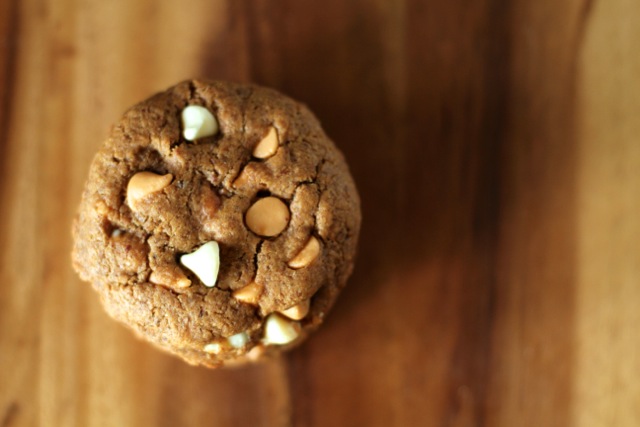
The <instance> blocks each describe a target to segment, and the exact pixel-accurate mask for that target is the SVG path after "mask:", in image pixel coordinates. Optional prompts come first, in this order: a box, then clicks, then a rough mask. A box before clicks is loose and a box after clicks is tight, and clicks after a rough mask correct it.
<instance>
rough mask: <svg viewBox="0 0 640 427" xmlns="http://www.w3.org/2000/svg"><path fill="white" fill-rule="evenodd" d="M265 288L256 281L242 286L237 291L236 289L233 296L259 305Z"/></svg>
mask: <svg viewBox="0 0 640 427" xmlns="http://www.w3.org/2000/svg"><path fill="white" fill-rule="evenodd" d="M263 290H264V286H262V285H260V284H258V283H256V282H251V283H249V284H248V285H247V286H245V287H243V288H240V289H238V290H237V291H234V292H233V297H234V298H235V299H237V300H238V301H242V302H244V303H247V304H254V305H257V304H258V301H259V300H260V295H262V291H263Z"/></svg>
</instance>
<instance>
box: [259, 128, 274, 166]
mask: <svg viewBox="0 0 640 427" xmlns="http://www.w3.org/2000/svg"><path fill="white" fill-rule="evenodd" d="M276 151H278V131H277V130H276V128H274V127H271V128H270V129H269V132H267V135H266V136H265V137H264V138H262V140H261V141H260V142H258V143H257V144H256V146H255V147H254V148H253V157H255V158H258V159H267V158H269V157H271V156H273V155H274V154H276Z"/></svg>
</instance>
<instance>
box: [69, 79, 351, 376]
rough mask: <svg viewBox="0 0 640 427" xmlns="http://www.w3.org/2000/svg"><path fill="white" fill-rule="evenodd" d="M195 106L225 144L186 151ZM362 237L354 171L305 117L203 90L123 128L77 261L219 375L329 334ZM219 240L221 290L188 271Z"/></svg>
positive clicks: (155, 105)
mask: <svg viewBox="0 0 640 427" xmlns="http://www.w3.org/2000/svg"><path fill="white" fill-rule="evenodd" d="M189 106H199V107H204V108H205V109H206V110H208V111H209V112H210V113H211V114H212V115H213V117H214V118H215V120H216V122H215V123H214V124H215V125H217V128H215V133H212V132H207V133H200V134H198V135H205V136H201V137H198V138H197V139H193V138H190V139H189V140H187V139H185V137H184V135H183V130H184V127H185V123H184V122H182V121H181V114H182V112H183V111H184V110H185V108H187V107H189ZM190 131H191V134H194V135H195V134H196V131H195V130H192V129H191V130H190ZM192 139H193V140H192ZM359 229H360V206H359V199H358V195H357V192H356V189H355V185H354V183H353V180H352V178H351V175H350V174H349V170H348V167H347V165H346V163H345V160H344V158H343V156H342V154H341V153H340V152H339V151H338V150H337V149H336V147H335V146H334V144H333V143H332V142H331V141H330V140H329V139H328V138H327V136H326V135H325V133H324V131H323V130H322V128H321V126H320V124H319V122H318V121H317V119H316V118H315V117H314V116H313V114H312V113H311V112H310V111H309V110H308V109H307V108H306V107H305V106H304V105H302V104H300V103H297V102H295V101H293V100H292V99H290V98H288V97H286V96H284V95H282V94H280V93H278V92H276V91H274V90H271V89H266V88H262V87H258V86H254V85H241V84H231V83H225V82H210V81H197V80H193V81H186V82H183V83H180V84H178V85H176V86H174V87H172V88H170V89H168V90H166V91H164V92H161V93H159V94H157V95H155V96H153V97H151V98H149V99H148V100H146V101H143V102H141V103H140V104H137V105H136V106H134V107H133V108H131V109H130V110H128V111H127V112H126V113H125V114H124V116H123V118H122V119H121V121H120V122H119V123H118V124H116V126H115V127H114V128H113V130H112V132H111V135H110V137H109V138H108V140H107V141H106V143H105V144H104V146H103V147H102V148H101V150H100V151H99V152H98V154H97V155H96V157H95V158H94V160H93V163H92V165H91V168H90V172H89V178H88V180H87V183H86V186H85V191H84V193H83V197H82V201H81V205H80V208H79V212H78V217H77V219H76V222H75V224H74V227H73V234H74V250H73V262H74V267H75V269H76V270H77V271H78V273H79V274H80V277H81V278H82V279H83V280H86V281H88V282H91V283H92V285H93V286H94V288H95V289H96V290H97V291H98V293H99V294H100V295H101V299H102V302H103V304H104V306H105V308H106V310H107V311H108V312H109V314H111V315H112V316H113V317H114V318H116V319H118V320H120V321H122V322H124V323H125V324H127V325H128V326H130V327H131V328H132V329H133V330H134V331H135V332H136V333H137V334H138V335H139V336H141V337H143V338H145V339H147V340H149V341H151V342H152V343H154V344H156V345H157V346H159V347H161V348H163V349H165V350H167V351H169V352H171V353H174V354H176V355H179V356H180V357H182V358H183V359H185V360H186V361H188V362H190V363H193V364H202V365H207V366H211V367H215V366H220V365H223V364H234V363H242V362H244V361H246V360H253V359H255V358H258V357H261V356H262V355H263V354H269V353H275V352H279V351H281V350H283V349H287V348H290V347H291V346H293V345H296V344H298V343H299V342H300V341H301V340H302V339H304V338H305V337H306V336H307V335H308V333H309V332H310V331H311V330H313V329H314V328H316V327H318V326H319V324H320V323H321V322H322V320H323V318H324V316H325V314H326V313H327V312H328V310H329V309H330V308H331V306H332V305H333V303H334V301H335V299H336V297H337V295H338V294H339V292H340V290H341V289H342V287H343V286H344V285H345V283H346V280H347V278H348V276H349V275H350V274H351V271H352V269H353V261H354V256H355V250H356V243H357V238H358V233H359ZM208 242H217V245H216V246H217V248H219V271H217V270H216V272H217V280H216V281H215V284H214V286H209V285H207V286H205V284H204V283H203V282H202V281H201V279H200V277H199V276H198V275H197V274H194V271H192V270H190V269H189V268H185V266H184V265H183V264H181V262H180V257H182V256H185V255H187V254H192V253H194V251H196V250H197V249H198V248H200V247H202V246H203V245H205V244H207V243H208ZM216 250H217V249H216ZM216 268H217V267H216ZM196 271H197V270H196Z"/></svg>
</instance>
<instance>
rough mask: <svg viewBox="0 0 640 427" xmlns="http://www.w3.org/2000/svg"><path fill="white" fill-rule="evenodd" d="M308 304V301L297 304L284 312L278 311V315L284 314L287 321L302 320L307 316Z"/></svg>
mask: <svg viewBox="0 0 640 427" xmlns="http://www.w3.org/2000/svg"><path fill="white" fill-rule="evenodd" d="M309 304H310V301H309V300H308V299H307V300H304V301H303V302H301V303H299V304H296V305H294V306H293V307H289V308H287V309H286V310H282V311H280V313H281V314H284V315H285V316H287V317H288V318H289V319H293V320H302V319H304V318H305V316H306V315H307V314H309Z"/></svg>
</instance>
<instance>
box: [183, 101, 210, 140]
mask: <svg viewBox="0 0 640 427" xmlns="http://www.w3.org/2000/svg"><path fill="white" fill-rule="evenodd" d="M216 133H218V121H217V120H216V118H215V117H214V116H213V114H211V112H210V111H209V110H207V109H206V108H204V107H201V106H199V105H189V106H188V107H186V108H185V109H184V110H182V135H183V136H184V139H186V140H187V141H195V140H196V139H200V138H204V137H205V136H211V135H215V134H216Z"/></svg>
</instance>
